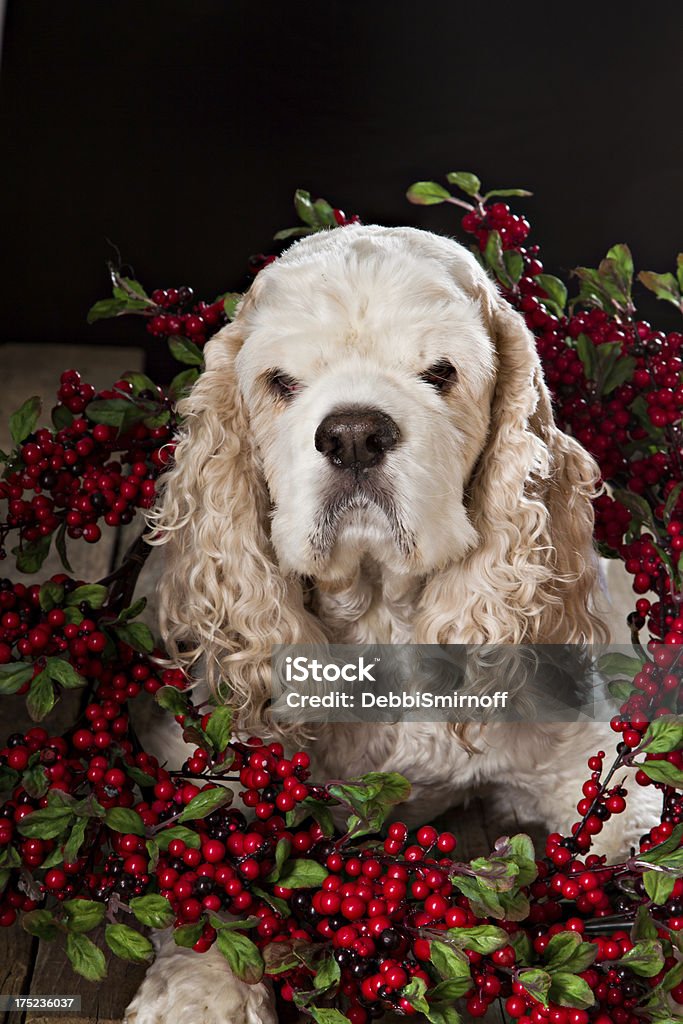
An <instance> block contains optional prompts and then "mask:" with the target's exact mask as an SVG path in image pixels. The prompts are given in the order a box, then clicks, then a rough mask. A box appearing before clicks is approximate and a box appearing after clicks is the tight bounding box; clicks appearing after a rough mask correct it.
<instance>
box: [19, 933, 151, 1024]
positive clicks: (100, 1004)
mask: <svg viewBox="0 0 683 1024" xmlns="http://www.w3.org/2000/svg"><path fill="white" fill-rule="evenodd" d="M89 938H91V939H92V941H93V942H94V943H95V944H96V945H97V946H99V948H100V949H103V950H104V951H105V956H106V957H107V977H106V979H105V980H104V981H103V982H100V983H98V984H94V983H93V982H89V981H85V979H84V978H81V977H80V975H78V974H75V973H74V971H73V970H72V969H71V965H70V963H69V961H68V959H67V956H66V951H65V949H64V943H63V941H62V940H61V939H58V940H56V941H55V942H42V943H40V944H39V947H38V955H37V959H36V963H35V970H34V973H33V979H32V984H31V995H45V996H49V995H80V997H81V1010H80V1013H77V1014H66V1015H62V1014H60V1015H59V1017H58V1018H55V1014H54V1013H42V1012H40V1011H36V1012H33V1013H28V1014H26V1017H25V1021H26V1024H55V1020H56V1019H57V1020H59V1024H86V1021H91V1022H92V1024H119V1021H120V1020H121V1018H122V1016H123V1012H124V1010H125V1008H126V1006H127V1005H128V1003H129V1002H130V1001H131V999H132V998H133V996H134V995H135V992H136V991H137V989H138V988H139V986H140V984H141V982H142V979H143V978H144V976H145V967H144V966H139V965H138V964H131V963H128V962H126V961H123V960H119V959H118V957H115V956H113V955H111V954H109V953H108V951H107V947H106V945H105V942H104V929H103V928H99V929H97V930H96V931H94V932H92V933H90V935H89Z"/></svg>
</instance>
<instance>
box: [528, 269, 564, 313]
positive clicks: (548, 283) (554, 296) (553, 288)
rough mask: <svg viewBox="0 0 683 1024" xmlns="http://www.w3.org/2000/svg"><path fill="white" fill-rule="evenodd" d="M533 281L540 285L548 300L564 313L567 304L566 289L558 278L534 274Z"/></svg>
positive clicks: (550, 275)
mask: <svg viewBox="0 0 683 1024" xmlns="http://www.w3.org/2000/svg"><path fill="white" fill-rule="evenodd" d="M534 281H536V283H537V284H540V286H541V288H542V289H543V291H544V292H545V293H546V295H547V296H548V298H549V299H551V300H552V302H554V303H555V305H556V306H557V307H558V308H559V309H560V310H561V311H564V308H565V306H566V304H567V288H566V286H565V284H564V282H563V281H560V279H559V277H554V276H553V275H552V274H536V276H535V277H534Z"/></svg>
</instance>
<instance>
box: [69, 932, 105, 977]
mask: <svg viewBox="0 0 683 1024" xmlns="http://www.w3.org/2000/svg"><path fill="white" fill-rule="evenodd" d="M66 955H67V956H68V958H69V960H70V961H71V966H72V967H73V969H74V971H76V973H77V974H81V975H82V976H83V977H84V978H87V979H88V981H102V979H103V978H105V977H106V974H107V965H106V963H105V959H104V953H103V952H102V950H101V949H98V948H97V946H96V945H95V943H94V942H91V940H90V939H89V938H88V936H87V935H79V934H77V933H74V932H69V934H68V935H67V937H66Z"/></svg>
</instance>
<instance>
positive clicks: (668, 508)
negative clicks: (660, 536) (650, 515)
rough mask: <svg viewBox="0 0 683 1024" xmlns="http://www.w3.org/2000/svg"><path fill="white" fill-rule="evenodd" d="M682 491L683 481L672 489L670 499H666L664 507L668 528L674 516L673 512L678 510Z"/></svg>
mask: <svg viewBox="0 0 683 1024" xmlns="http://www.w3.org/2000/svg"><path fill="white" fill-rule="evenodd" d="M681 491H683V480H681V481H680V482H679V483H677V484H676V486H675V487H674V488H672V490H671V493H670V494H669V497H668V498H667V499H666V503H665V505H664V522H665V523H666V524H667V526H668V524H669V522H670V521H671V516H672V515H673V511H674V509H675V508H676V505H677V503H678V499H679V498H680V496H681Z"/></svg>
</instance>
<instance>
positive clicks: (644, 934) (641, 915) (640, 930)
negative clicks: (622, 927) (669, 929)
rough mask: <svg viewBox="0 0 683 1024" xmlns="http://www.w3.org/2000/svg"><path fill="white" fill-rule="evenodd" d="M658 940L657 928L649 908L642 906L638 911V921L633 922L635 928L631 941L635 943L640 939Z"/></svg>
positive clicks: (633, 928)
mask: <svg viewBox="0 0 683 1024" xmlns="http://www.w3.org/2000/svg"><path fill="white" fill-rule="evenodd" d="M656 938H657V926H656V924H655V923H654V921H653V920H652V918H651V917H650V912H649V910H648V908H647V907H646V906H644V905H641V906H639V907H638V910H637V911H636V919H635V921H634V922H633V927H632V928H631V941H632V942H634V943H635V942H636V941H637V940H638V939H656Z"/></svg>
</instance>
